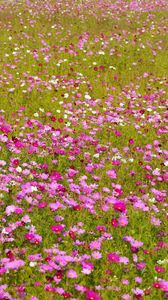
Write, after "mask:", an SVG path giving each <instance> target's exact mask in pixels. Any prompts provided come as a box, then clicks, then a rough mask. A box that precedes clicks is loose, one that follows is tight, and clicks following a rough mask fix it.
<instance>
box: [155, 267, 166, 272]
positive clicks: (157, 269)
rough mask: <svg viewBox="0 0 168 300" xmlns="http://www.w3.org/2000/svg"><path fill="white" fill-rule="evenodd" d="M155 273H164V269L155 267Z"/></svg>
mask: <svg viewBox="0 0 168 300" xmlns="http://www.w3.org/2000/svg"><path fill="white" fill-rule="evenodd" d="M155 271H156V272H157V273H164V272H165V268H163V267H160V266H155Z"/></svg>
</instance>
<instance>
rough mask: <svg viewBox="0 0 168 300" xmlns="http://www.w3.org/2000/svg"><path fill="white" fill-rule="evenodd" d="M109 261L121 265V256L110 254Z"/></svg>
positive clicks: (114, 253)
mask: <svg viewBox="0 0 168 300" xmlns="http://www.w3.org/2000/svg"><path fill="white" fill-rule="evenodd" d="M108 260H109V261H111V262H113V263H119V262H120V256H119V255H118V254H117V253H116V252H111V253H109V254H108Z"/></svg>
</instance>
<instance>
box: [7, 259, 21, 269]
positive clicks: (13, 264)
mask: <svg viewBox="0 0 168 300" xmlns="http://www.w3.org/2000/svg"><path fill="white" fill-rule="evenodd" d="M24 265H25V262H24V261H23V260H21V259H16V260H13V261H10V262H7V263H6V264H5V269H8V270H18V269H19V268H21V267H23V266H24Z"/></svg>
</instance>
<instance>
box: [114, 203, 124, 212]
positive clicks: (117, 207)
mask: <svg viewBox="0 0 168 300" xmlns="http://www.w3.org/2000/svg"><path fill="white" fill-rule="evenodd" d="M113 207H114V210H115V211H120V212H125V211H126V205H125V203H124V202H123V201H118V202H116V203H114V205H113Z"/></svg>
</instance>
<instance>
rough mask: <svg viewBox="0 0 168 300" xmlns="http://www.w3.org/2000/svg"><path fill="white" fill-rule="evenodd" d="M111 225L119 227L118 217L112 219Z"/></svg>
mask: <svg viewBox="0 0 168 300" xmlns="http://www.w3.org/2000/svg"><path fill="white" fill-rule="evenodd" d="M111 225H112V226H113V227H118V221H117V220H116V219H112V220H111Z"/></svg>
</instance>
